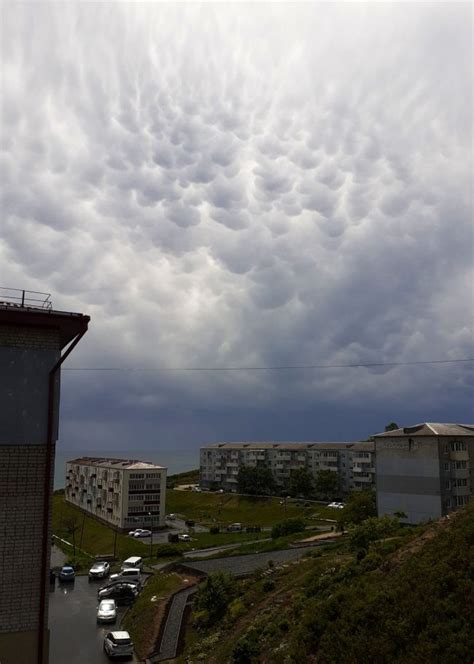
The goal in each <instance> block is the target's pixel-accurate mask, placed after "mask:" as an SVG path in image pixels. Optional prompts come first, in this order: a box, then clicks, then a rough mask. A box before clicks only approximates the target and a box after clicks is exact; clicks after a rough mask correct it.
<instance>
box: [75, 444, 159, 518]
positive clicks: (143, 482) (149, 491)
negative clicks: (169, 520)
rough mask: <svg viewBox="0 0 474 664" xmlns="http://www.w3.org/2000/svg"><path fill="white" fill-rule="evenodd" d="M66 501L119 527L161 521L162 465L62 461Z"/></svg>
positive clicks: (126, 461) (93, 459) (127, 461)
mask: <svg viewBox="0 0 474 664" xmlns="http://www.w3.org/2000/svg"><path fill="white" fill-rule="evenodd" d="M65 498H66V500H67V502H69V503H71V504H72V505H76V507H79V508H80V509H82V510H84V511H85V512H87V513H89V514H91V515H92V516H94V517H96V518H97V519H99V520H101V521H104V522H105V523H108V524H109V525H111V526H114V527H115V528H117V529H119V530H123V531H127V530H130V529H131V528H149V529H153V528H158V527H160V526H164V525H165V500H166V468H164V467H163V466H156V465H154V464H152V463H148V462H146V461H137V460H130V459H108V458H96V457H81V458H79V459H73V460H72V461H68V462H67V463H66V488H65Z"/></svg>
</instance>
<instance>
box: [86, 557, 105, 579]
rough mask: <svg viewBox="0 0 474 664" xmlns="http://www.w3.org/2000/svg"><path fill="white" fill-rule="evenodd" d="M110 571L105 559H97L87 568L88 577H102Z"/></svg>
mask: <svg viewBox="0 0 474 664" xmlns="http://www.w3.org/2000/svg"><path fill="white" fill-rule="evenodd" d="M109 572H110V565H109V563H108V562H106V561H105V560H102V561H97V562H96V563H94V564H93V565H92V567H91V568H90V570H89V579H103V578H104V577H106V576H107V575H108V574H109Z"/></svg>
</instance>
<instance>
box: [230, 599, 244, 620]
mask: <svg viewBox="0 0 474 664" xmlns="http://www.w3.org/2000/svg"><path fill="white" fill-rule="evenodd" d="M246 611H247V609H246V608H245V604H244V603H243V602H242V600H241V599H234V601H233V602H231V603H230V604H229V607H228V609H227V612H228V614H229V617H230V618H231V620H236V619H237V618H239V617H240V616H243V615H244V613H245V612H246Z"/></svg>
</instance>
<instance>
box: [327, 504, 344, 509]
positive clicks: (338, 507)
mask: <svg viewBox="0 0 474 664" xmlns="http://www.w3.org/2000/svg"><path fill="white" fill-rule="evenodd" d="M328 507H334V508H335V509H337V510H343V509H344V503H329V505H328Z"/></svg>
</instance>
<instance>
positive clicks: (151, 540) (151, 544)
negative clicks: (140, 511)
mask: <svg viewBox="0 0 474 664" xmlns="http://www.w3.org/2000/svg"><path fill="white" fill-rule="evenodd" d="M148 516H149V517H150V533H151V534H150V558H153V515H152V513H151V512H148Z"/></svg>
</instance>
